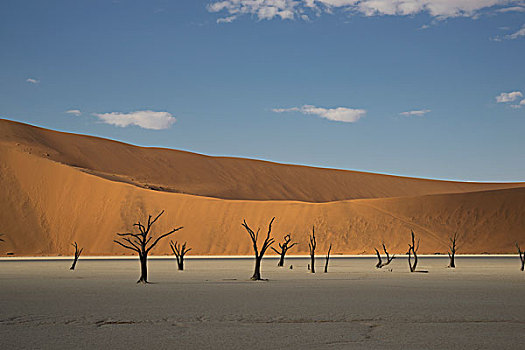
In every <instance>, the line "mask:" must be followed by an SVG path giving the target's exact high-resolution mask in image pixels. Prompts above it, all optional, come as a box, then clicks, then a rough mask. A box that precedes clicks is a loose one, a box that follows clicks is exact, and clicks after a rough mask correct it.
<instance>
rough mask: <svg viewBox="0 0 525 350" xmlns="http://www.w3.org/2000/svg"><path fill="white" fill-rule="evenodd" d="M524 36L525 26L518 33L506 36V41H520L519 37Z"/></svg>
mask: <svg viewBox="0 0 525 350" xmlns="http://www.w3.org/2000/svg"><path fill="white" fill-rule="evenodd" d="M522 36H525V24H524V25H522V26H521V29H520V30H518V31H517V32H515V33H512V34H509V35H505V39H510V40H514V39H518V38H519V37H522Z"/></svg>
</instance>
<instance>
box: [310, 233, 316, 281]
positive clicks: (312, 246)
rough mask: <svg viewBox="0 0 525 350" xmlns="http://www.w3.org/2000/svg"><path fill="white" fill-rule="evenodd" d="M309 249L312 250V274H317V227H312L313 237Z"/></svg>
mask: <svg viewBox="0 0 525 350" xmlns="http://www.w3.org/2000/svg"><path fill="white" fill-rule="evenodd" d="M309 239H310V241H309V242H308V248H309V249H310V261H311V266H310V272H311V273H315V248H316V247H317V241H316V240H315V226H312V235H311V236H310V237H309Z"/></svg>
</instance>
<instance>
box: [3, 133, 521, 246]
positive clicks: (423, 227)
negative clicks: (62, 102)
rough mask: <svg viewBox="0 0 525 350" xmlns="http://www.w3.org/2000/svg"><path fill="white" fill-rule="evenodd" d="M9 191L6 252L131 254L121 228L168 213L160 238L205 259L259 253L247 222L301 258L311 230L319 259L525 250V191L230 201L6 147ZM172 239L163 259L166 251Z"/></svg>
mask: <svg viewBox="0 0 525 350" xmlns="http://www.w3.org/2000/svg"><path fill="white" fill-rule="evenodd" d="M68 137H69V136H68ZM71 137H72V136H71ZM93 140H95V139H93ZM90 142H91V141H90ZM93 142H94V141H93ZM119 147H120V146H119ZM122 147H124V146H122ZM262 164H266V163H262ZM276 166H277V165H276ZM389 178H390V177H389ZM414 181H415V180H414ZM480 186H483V185H480ZM0 188H1V189H2V190H1V191H0V222H2V228H1V231H2V232H3V233H4V234H5V235H6V238H7V239H6V242H5V243H4V244H2V246H0V252H1V253H2V254H5V253H6V252H14V253H15V254H16V255H57V254H62V255H69V254H71V246H70V242H72V241H73V240H76V241H78V242H79V244H80V245H81V246H83V247H84V248H85V249H84V251H85V254H91V255H100V254H107V255H120V254H129V252H128V251H125V250H123V249H122V248H120V247H118V246H116V245H115V244H114V243H113V242H112V241H113V239H114V238H115V232H119V231H120V232H122V231H125V230H128V229H130V228H131V225H132V223H134V222H135V221H136V220H137V219H138V218H140V217H144V216H145V215H146V214H148V213H151V214H154V213H157V212H159V211H160V210H162V209H164V210H166V214H165V216H164V217H163V218H162V220H160V221H159V224H158V226H157V227H156V229H157V231H156V232H157V233H158V232H160V231H164V230H167V229H169V228H171V227H173V226H179V225H182V226H184V227H185V228H184V230H182V231H181V232H180V233H177V236H176V237H174V238H176V239H179V240H184V241H185V240H187V241H188V242H189V244H190V246H192V247H193V248H194V250H193V251H192V253H193V254H199V255H204V254H213V255H215V254H219V255H220V254H228V255H230V254H243V255H244V254H251V247H250V242H249V238H248V236H247V234H246V232H244V231H243V229H242V227H241V225H240V224H241V222H242V219H243V218H246V219H247V221H248V223H249V224H251V225H253V226H263V230H264V229H265V226H266V225H267V223H268V221H269V219H270V218H271V217H272V216H276V217H277V219H276V222H275V225H274V233H275V236H276V238H277V240H279V239H280V238H281V237H282V235H283V234H284V233H289V232H290V233H292V234H293V235H294V237H295V238H296V239H297V240H298V241H299V242H300V244H299V246H298V247H297V249H295V248H294V252H293V253H295V254H304V253H306V251H307V246H306V235H307V232H308V231H309V230H310V228H311V226H312V225H316V228H317V232H318V241H319V251H320V253H321V252H324V250H325V249H326V248H327V245H328V242H332V244H333V246H334V251H335V253H346V254H350V253H351V254H354V253H372V252H373V247H374V246H378V245H379V244H380V243H381V241H385V242H386V243H387V244H388V245H389V246H390V247H391V249H392V251H394V252H397V253H404V252H405V251H406V247H407V245H406V244H407V241H408V238H409V234H410V229H414V230H415V232H416V234H417V235H418V237H420V238H421V250H420V252H421V253H435V252H443V253H444V252H446V243H447V237H448V236H449V235H450V234H452V233H453V232H454V231H455V230H459V232H460V233H461V235H462V241H461V248H460V251H461V253H484V252H488V253H507V252H513V251H514V242H515V241H522V242H523V243H522V244H523V245H525V232H524V228H525V188H519V187H517V188H511V189H502V190H488V191H477V192H472V193H457V194H437V195H436V194H434V195H424V196H411V197H403V198H382V199H358V200H346V201H337V202H330V203H308V202H299V201H284V200H281V201H249V200H226V199H217V198H209V197H203V196H195V195H187V194H179V193H169V192H161V191H153V190H148V189H144V188H140V187H137V186H135V185H131V184H127V183H123V182H115V181H111V180H109V179H106V178H102V177H99V176H95V175H92V174H88V173H86V172H84V171H81V170H79V169H77V168H74V167H71V166H68V165H65V164H60V163H57V162H55V161H52V160H50V159H47V157H42V156H41V155H40V154H35V152H34V151H33V152H31V153H29V152H28V151H27V149H25V148H24V147H21V146H20V145H16V144H13V145H12V144H9V143H6V142H4V143H2V144H1V145H0ZM167 243H168V242H167V241H164V242H163V243H162V244H159V245H158V248H157V249H156V250H155V252H154V253H155V254H167V253H168V252H169V249H168V245H167Z"/></svg>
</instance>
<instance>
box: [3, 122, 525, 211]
mask: <svg viewBox="0 0 525 350" xmlns="http://www.w3.org/2000/svg"><path fill="white" fill-rule="evenodd" d="M0 142H1V143H2V144H3V145H4V146H6V147H11V146H16V147H17V148H18V149H20V150H22V151H25V152H27V153H31V154H33V155H35V156H38V157H43V158H46V159H50V160H54V161H56V162H59V163H62V164H66V165H70V166H74V167H77V168H80V169H82V170H83V171H86V172H89V173H92V174H95V175H97V176H100V177H104V178H107V179H110V180H112V181H120V182H125V183H130V184H134V185H136V186H139V187H143V188H149V189H155V190H160V191H163V192H175V193H184V194H193V195H198V196H206V197H215V198H222V199H238V200H297V201H304V202H329V201H338V200H347V199H363V198H387V197H404V196H418V195H427V194H438V193H460V192H472V191H484V190H489V189H503V188H511V187H521V186H522V185H523V184H509V183H504V184H493V183H490V184H486V183H485V184H483V183H464V182H450V181H436V180H425V179H415V178H408V177H398V176H390V175H382V174H372V173H364V172H357V171H346V170H336V169H322V168H313V167H306V166H297V165H285V164H278V163H272V162H265V161H258V160H250V159H242V158H228V157H211V156H205V155H200V154H195V153H190V152H184V151H177V150H170V149H160V148H144V147H137V146H133V145H129V144H124V143H121V142H116V141H111V140H107V139H101V138H96V137H92V136H83V135H75V134H68V133H62V132H57V131H52V130H46V129H42V128H38V127H34V126H30V125H27V124H22V123H17V122H13V121H8V120H1V119H0Z"/></svg>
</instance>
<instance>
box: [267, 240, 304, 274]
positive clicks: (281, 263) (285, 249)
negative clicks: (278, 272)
mask: <svg viewBox="0 0 525 350" xmlns="http://www.w3.org/2000/svg"><path fill="white" fill-rule="evenodd" d="M296 244H297V243H292V238H291V236H290V235H289V234H288V235H286V236H284V242H283V243H279V248H280V249H281V251H278V250H277V249H275V248H274V247H270V248H272V250H273V251H274V252H276V253H277V254H279V255H280V256H281V257H280V259H279V262H278V263H277V266H279V267H283V266H284V256H285V255H286V253H287V252H288V250H290V248H292V247H293V246H294V245H296Z"/></svg>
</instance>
